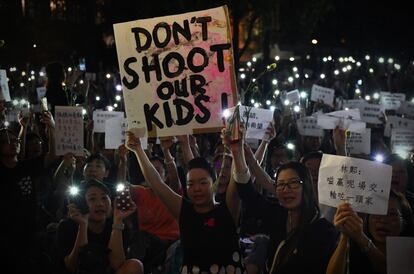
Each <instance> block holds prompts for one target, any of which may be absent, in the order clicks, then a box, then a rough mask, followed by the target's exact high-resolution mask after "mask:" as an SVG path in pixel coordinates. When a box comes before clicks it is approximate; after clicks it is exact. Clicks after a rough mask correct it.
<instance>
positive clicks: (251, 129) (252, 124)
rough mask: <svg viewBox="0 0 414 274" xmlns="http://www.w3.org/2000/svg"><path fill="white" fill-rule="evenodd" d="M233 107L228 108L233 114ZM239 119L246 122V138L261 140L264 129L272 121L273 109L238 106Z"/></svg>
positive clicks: (264, 132)
mask: <svg viewBox="0 0 414 274" xmlns="http://www.w3.org/2000/svg"><path fill="white" fill-rule="evenodd" d="M249 109H250V113H249V119H248V122H247V113H248V111H249ZM234 110H235V107H233V108H230V109H229V111H230V113H231V114H233V112H234ZM240 120H241V121H244V122H247V124H245V127H246V138H249V139H256V140H261V139H263V138H264V136H265V134H266V129H267V127H268V126H269V124H270V123H271V122H272V121H273V111H271V110H269V109H263V108H254V107H246V106H240Z"/></svg>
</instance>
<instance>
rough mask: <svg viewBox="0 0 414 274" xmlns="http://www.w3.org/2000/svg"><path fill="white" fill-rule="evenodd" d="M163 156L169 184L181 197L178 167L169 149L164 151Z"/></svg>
mask: <svg viewBox="0 0 414 274" xmlns="http://www.w3.org/2000/svg"><path fill="white" fill-rule="evenodd" d="M163 154H164V159H165V165H166V167H167V181H168V183H169V186H170V187H171V189H172V190H173V191H174V192H175V193H177V194H180V195H181V193H182V191H181V181H180V177H179V176H178V171H177V166H176V164H175V162H174V158H173V157H172V155H171V152H170V150H169V149H163Z"/></svg>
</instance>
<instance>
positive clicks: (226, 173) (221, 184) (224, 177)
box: [214, 156, 232, 193]
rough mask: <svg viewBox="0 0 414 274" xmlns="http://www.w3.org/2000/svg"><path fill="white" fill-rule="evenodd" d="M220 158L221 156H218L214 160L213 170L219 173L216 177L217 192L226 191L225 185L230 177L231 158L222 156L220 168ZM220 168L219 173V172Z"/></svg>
mask: <svg viewBox="0 0 414 274" xmlns="http://www.w3.org/2000/svg"><path fill="white" fill-rule="evenodd" d="M222 160H223V156H218V157H217V159H216V161H215V162H214V170H215V172H216V174H217V176H220V175H221V176H220V177H218V178H219V181H218V187H217V193H224V192H226V189H227V185H228V184H229V182H230V177H231V163H232V158H230V157H229V156H225V157H224V166H223V169H222V170H221V165H222V162H223V161H222ZM220 170H221V174H220Z"/></svg>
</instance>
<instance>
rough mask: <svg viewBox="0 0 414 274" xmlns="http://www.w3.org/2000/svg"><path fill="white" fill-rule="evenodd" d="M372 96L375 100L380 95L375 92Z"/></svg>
mask: <svg viewBox="0 0 414 274" xmlns="http://www.w3.org/2000/svg"><path fill="white" fill-rule="evenodd" d="M372 97H374V99H375V100H377V99H378V98H379V97H380V95H379V93H378V92H375V93H374V95H373V96H372Z"/></svg>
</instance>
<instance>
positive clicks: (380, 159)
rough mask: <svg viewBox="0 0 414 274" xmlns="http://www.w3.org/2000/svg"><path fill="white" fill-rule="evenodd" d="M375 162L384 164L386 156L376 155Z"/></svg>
mask: <svg viewBox="0 0 414 274" xmlns="http://www.w3.org/2000/svg"><path fill="white" fill-rule="evenodd" d="M375 161H377V162H381V163H382V162H383V161H384V156H382V155H381V154H377V155H375Z"/></svg>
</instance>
